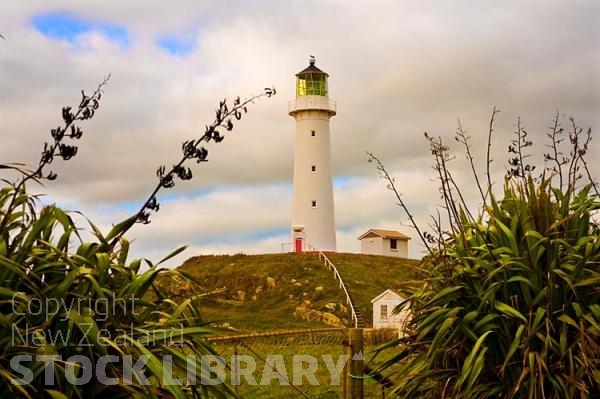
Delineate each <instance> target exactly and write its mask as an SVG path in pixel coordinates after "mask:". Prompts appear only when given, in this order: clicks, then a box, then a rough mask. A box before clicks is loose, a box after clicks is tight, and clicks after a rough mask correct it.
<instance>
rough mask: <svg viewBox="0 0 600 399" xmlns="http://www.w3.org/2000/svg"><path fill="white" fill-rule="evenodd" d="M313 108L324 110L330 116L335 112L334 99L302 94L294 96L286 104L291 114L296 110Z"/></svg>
mask: <svg viewBox="0 0 600 399" xmlns="http://www.w3.org/2000/svg"><path fill="white" fill-rule="evenodd" d="M313 110H314V111H325V112H328V113H329V115H330V116H333V115H335V114H336V111H337V104H336V102H335V101H333V100H330V99H329V98H328V97H324V96H302V97H298V98H296V100H294V101H290V103H289V105H288V112H289V114H290V115H292V116H293V115H294V114H295V113H296V112H300V111H313Z"/></svg>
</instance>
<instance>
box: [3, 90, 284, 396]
mask: <svg viewBox="0 0 600 399" xmlns="http://www.w3.org/2000/svg"><path fill="white" fill-rule="evenodd" d="M105 83H106V80H105V81H104V82H103V83H101V84H100V86H99V87H98V89H97V90H96V91H95V92H94V93H93V94H92V95H91V96H87V95H85V93H82V101H81V103H80V105H79V107H78V108H77V109H76V110H73V111H72V109H71V108H70V107H65V108H63V111H62V117H63V122H64V124H63V125H62V126H60V127H58V128H56V129H52V131H51V134H52V141H50V142H47V143H45V145H44V150H43V151H42V157H41V159H40V163H39V165H38V166H37V168H36V169H35V170H33V171H28V170H25V169H24V167H23V166H22V165H15V164H1V165H0V169H4V170H12V171H16V172H17V173H19V174H20V176H21V177H20V178H19V179H18V180H17V181H16V182H11V181H9V180H7V179H2V182H3V183H4V186H3V187H1V188H0V324H1V325H2V328H1V329H0V348H1V352H0V397H14V396H21V397H28V398H31V397H41V396H50V397H52V398H82V397H111V398H112V397H115V398H119V397H121V398H130V397H137V398H163V397H164V398H167V397H168V398H171V397H175V398H186V397H209V396H210V397H226V396H236V395H235V394H234V393H233V391H232V390H231V389H230V388H229V387H228V386H227V385H225V384H217V385H215V384H214V382H212V383H211V381H210V379H212V380H213V381H214V379H215V375H214V374H210V370H211V368H210V367H209V366H210V364H209V363H208V362H207V361H206V360H207V359H211V360H214V361H216V362H221V363H222V359H220V358H218V357H214V356H216V353H215V352H214V350H213V348H212V347H211V346H210V345H209V344H208V342H207V341H206V340H205V337H206V336H207V335H209V334H211V333H212V331H211V329H209V328H208V327H207V325H206V323H205V321H204V320H203V319H202V317H201V315H200V314H199V313H198V311H197V307H196V301H197V299H198V297H199V296H200V295H203V294H202V293H199V294H198V295H196V296H193V297H191V298H187V299H182V300H174V299H172V298H171V297H170V296H169V295H168V293H165V292H163V290H162V289H161V288H160V285H159V284H157V278H158V276H159V275H167V278H168V277H172V278H178V279H179V280H180V281H181V280H188V279H190V278H189V276H187V275H185V274H183V273H179V272H177V271H174V270H164V269H160V268H159V266H160V264H161V263H162V262H163V261H164V260H167V259H169V258H170V257H172V256H174V255H176V254H177V253H179V252H180V251H181V250H183V248H181V249H178V250H176V251H174V252H173V253H171V254H170V255H168V256H167V257H166V258H165V259H163V261H161V262H158V263H156V264H153V263H152V262H150V261H147V260H144V261H142V260H140V259H134V260H130V259H128V250H129V242H128V241H127V239H126V238H125V237H124V235H125V233H126V232H127V231H128V230H129V229H130V228H131V227H132V226H133V225H134V224H135V223H136V222H141V223H148V222H149V217H150V211H158V208H159V206H158V200H157V193H158V192H159V190H161V189H164V188H170V187H172V186H173V185H174V184H175V182H174V181H175V179H176V178H179V179H180V180H189V179H190V178H191V177H192V172H191V170H190V169H189V168H186V167H185V166H184V163H185V162H186V161H187V160H190V159H193V160H196V161H197V162H203V161H206V158H207V154H208V152H207V151H206V149H204V148H203V147H200V144H201V143H203V142H208V141H211V140H212V141H214V142H220V141H222V140H223V136H222V135H221V134H220V133H219V132H218V131H217V128H220V127H223V128H224V129H226V130H227V131H229V130H231V129H232V128H233V123H232V121H231V117H235V118H236V119H240V118H241V115H242V111H243V112H245V111H246V104H248V103H249V102H252V101H254V100H255V99H256V98H258V97H261V96H263V95H266V96H268V97H270V96H271V95H272V94H274V90H272V89H266V90H265V92H264V94H261V95H259V96H254V97H252V98H251V99H250V100H247V101H245V102H241V101H240V100H239V99H236V100H235V101H234V102H233V106H231V108H229V107H228V106H227V102H226V101H222V102H221V103H220V106H219V108H218V109H217V111H216V118H215V121H214V122H213V124H211V125H209V126H207V127H206V130H205V132H204V134H202V135H201V136H200V137H199V138H197V139H194V140H189V141H186V142H185V143H183V146H182V150H183V156H182V159H181V161H180V162H178V163H177V164H175V165H174V166H173V167H172V168H170V169H167V168H165V167H161V168H159V171H158V173H157V175H158V178H159V181H158V183H157V186H156V187H155V189H154V190H153V191H152V193H151V195H150V196H149V197H148V199H147V200H146V201H145V203H144V204H143V205H142V206H141V208H140V210H139V211H138V212H136V213H135V214H134V215H133V216H131V217H130V218H128V219H126V220H124V221H122V222H120V223H118V224H116V225H115V226H114V227H113V228H112V229H111V230H110V231H109V232H108V233H106V234H103V233H102V232H101V231H100V230H99V229H98V228H97V227H96V226H95V225H94V224H93V222H91V221H90V222H89V226H90V227H89V228H90V229H91V232H92V233H93V236H94V239H93V240H91V241H85V240H83V239H82V236H81V235H80V233H79V232H80V226H77V225H76V224H75V223H74V221H73V218H72V217H71V214H69V213H68V212H65V211H63V210H62V209H60V208H59V207H57V206H55V205H50V206H43V207H42V206H41V205H40V203H39V201H38V199H37V197H36V196H35V195H31V194H30V193H29V192H28V191H27V185H28V183H33V182H39V181H41V180H54V179H55V178H56V177H57V176H56V174H55V173H53V172H51V171H50V172H47V171H46V170H45V168H46V167H47V166H48V165H49V164H50V163H52V162H53V160H54V159H55V158H62V159H64V160H68V159H70V158H71V157H73V156H75V155H76V153H77V147H76V146H74V145H72V144H67V143H66V141H67V140H71V141H73V140H78V139H80V138H81V136H82V131H81V129H80V127H78V126H76V125H75V124H76V123H79V122H80V121H84V120H86V119H89V118H91V117H93V116H94V113H95V112H96V110H97V109H98V107H99V100H100V97H101V92H102V88H103V86H104V84H105ZM142 262H145V264H146V266H147V270H146V271H142V270H141V266H142ZM207 356H208V357H207ZM193 376H195V380H194V379H193ZM179 380H180V381H179Z"/></svg>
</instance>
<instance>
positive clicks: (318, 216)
mask: <svg viewBox="0 0 600 399" xmlns="http://www.w3.org/2000/svg"><path fill="white" fill-rule="evenodd" d="M335 112H336V111H335V103H334V102H333V101H330V100H329V99H328V98H327V97H323V96H304V97H302V98H299V99H297V100H296V101H294V102H292V103H291V104H290V115H292V116H293V117H294V118H295V119H296V135H295V143H294V188H293V199H292V239H293V241H294V251H295V252H302V251H311V250H320V251H331V252H335V251H336V249H337V246H336V237H335V216H334V213H335V212H334V205H333V182H332V172H331V155H330V154H331V138H330V132H329V119H330V118H331V116H333V115H335Z"/></svg>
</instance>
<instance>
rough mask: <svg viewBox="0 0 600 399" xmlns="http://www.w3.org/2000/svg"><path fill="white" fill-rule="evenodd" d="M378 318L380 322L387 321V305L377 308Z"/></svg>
mask: <svg viewBox="0 0 600 399" xmlns="http://www.w3.org/2000/svg"><path fill="white" fill-rule="evenodd" d="M379 318H380V319H381V320H387V319H388V309H387V305H381V307H380V308H379Z"/></svg>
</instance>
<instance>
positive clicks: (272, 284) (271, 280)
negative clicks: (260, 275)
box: [267, 277, 276, 288]
mask: <svg viewBox="0 0 600 399" xmlns="http://www.w3.org/2000/svg"><path fill="white" fill-rule="evenodd" d="M275 285H276V284H275V279H274V278H273V277H267V287H269V288H275Z"/></svg>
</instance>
